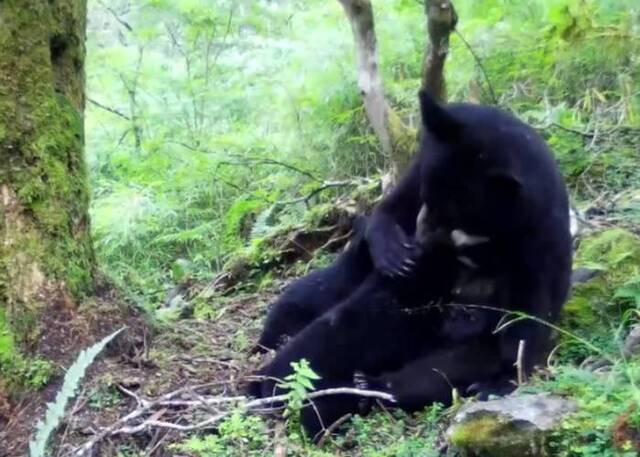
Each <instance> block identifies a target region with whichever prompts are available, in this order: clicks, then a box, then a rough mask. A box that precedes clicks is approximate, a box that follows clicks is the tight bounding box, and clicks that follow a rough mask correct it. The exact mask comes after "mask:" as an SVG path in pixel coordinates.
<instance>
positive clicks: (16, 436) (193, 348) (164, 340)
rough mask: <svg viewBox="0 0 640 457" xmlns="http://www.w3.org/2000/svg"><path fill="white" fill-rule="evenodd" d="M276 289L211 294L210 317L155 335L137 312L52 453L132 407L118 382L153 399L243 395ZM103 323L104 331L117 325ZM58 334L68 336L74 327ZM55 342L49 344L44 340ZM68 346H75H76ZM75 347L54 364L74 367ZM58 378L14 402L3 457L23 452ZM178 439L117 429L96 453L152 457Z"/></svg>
mask: <svg viewBox="0 0 640 457" xmlns="http://www.w3.org/2000/svg"><path fill="white" fill-rule="evenodd" d="M274 295H275V291H274V292H261V293H260V295H259V296H258V295H257V294H251V295H240V296H238V297H236V298H234V299H226V298H220V297H216V298H211V299H210V300H211V302H212V303H211V305H212V306H213V308H214V309H215V315H214V316H211V318H210V319H206V320H197V319H193V318H191V319H183V320H180V321H177V322H171V323H169V324H159V325H158V326H157V327H158V329H157V332H156V334H155V335H154V336H153V337H152V338H151V337H150V336H149V335H148V333H147V332H146V331H145V330H144V329H143V328H141V327H140V323H141V321H140V320H139V319H138V318H135V321H134V322H131V323H130V324H131V325H129V327H130V328H129V329H128V330H127V331H126V333H127V335H125V336H124V338H123V339H122V340H125V341H124V342H123V341H120V342H117V343H115V346H113V347H110V348H109V350H108V351H107V352H106V353H105V354H103V355H102V356H100V357H99V360H98V361H97V362H95V363H94V365H93V367H92V368H91V370H90V372H89V374H88V376H87V377H86V378H85V380H84V381H83V382H82V385H81V390H80V392H79V394H78V395H77V396H76V398H74V400H73V401H72V403H71V404H70V405H69V406H70V407H69V409H68V413H67V417H66V420H65V423H64V424H63V425H62V426H61V427H60V428H59V429H58V431H57V434H56V442H55V443H54V444H53V445H52V446H53V452H52V454H51V455H53V456H64V455H67V454H69V453H70V452H72V451H74V450H75V449H77V448H78V447H79V446H80V445H82V444H83V443H84V442H86V441H87V440H88V439H90V438H91V437H92V436H93V435H94V434H95V433H96V431H99V430H100V429H102V428H103V427H106V426H108V425H111V424H112V423H114V422H115V421H116V420H117V419H118V418H120V417H122V416H124V415H126V414H127V413H129V412H131V411H132V410H134V409H135V408H136V401H135V399H134V398H132V397H130V396H127V395H124V394H123V393H122V392H121V391H120V390H119V389H120V388H125V389H127V390H129V391H130V392H134V393H135V394H136V395H139V396H140V397H144V398H153V397H157V396H159V395H161V394H164V393H167V392H171V391H174V390H176V389H179V388H181V387H185V386H197V385H201V384H210V386H209V387H207V388H206V389H205V390H199V391H198V392H199V394H202V395H205V394H206V395H219V396H233V395H241V394H242V392H241V390H242V389H241V385H242V380H243V378H244V377H245V376H246V375H248V374H250V373H251V372H252V371H254V370H255V368H256V367H257V366H258V365H259V364H260V363H261V356H258V355H256V356H252V357H249V356H248V353H249V351H248V349H249V347H250V345H251V344H253V343H254V342H255V341H256V340H257V336H258V332H259V330H260V324H261V322H262V317H263V315H264V309H265V307H266V305H267V303H268V301H269V300H270V299H272V298H273V297H274ZM218 302H219V303H218ZM104 305H105V304H104V303H102V306H104ZM59 318H61V316H60V317H59ZM103 324H104V326H103V328H104V329H107V328H114V327H115V328H117V326H114V327H109V326H108V325H107V323H106V322H103ZM108 333H109V332H107V331H105V332H102V333H100V335H101V336H103V334H108ZM94 334H96V333H94ZM60 335H67V336H68V335H69V331H65V332H64V333H62V332H61V333H60ZM96 339H97V338H96ZM118 339H120V337H118ZM55 344H56V342H54V341H48V342H47V345H51V346H54V345H55ZM61 344H62V343H61ZM90 344H91V343H90V342H87V345H90ZM85 347H86V346H85ZM68 349H69V350H70V352H71V348H68ZM78 352H79V348H78V349H77V350H76V351H73V352H72V355H70V356H67V357H66V358H64V360H63V359H62V358H58V359H57V363H59V364H60V365H61V366H65V367H66V366H69V365H70V364H71V363H72V362H73V358H74V356H75V355H76V354H77V353H78ZM61 380H62V377H61V376H60V377H58V378H57V379H56V380H55V382H52V383H50V384H49V385H48V386H47V388H45V389H44V390H43V391H42V392H39V393H38V394H33V393H32V394H31V395H25V396H24V398H22V399H20V400H18V401H17V402H16V403H15V405H14V407H13V409H12V411H11V416H10V419H9V422H8V424H7V427H6V428H5V429H4V430H3V431H1V432H0V443H6V445H3V446H0V457H8V456H11V457H14V456H15V457H17V456H24V455H26V452H27V451H26V450H27V448H26V445H27V442H28V439H29V437H30V435H31V433H32V431H33V426H34V425H35V423H36V422H37V420H38V419H39V418H40V417H42V415H43V412H44V405H45V403H46V402H48V401H52V400H53V399H54V397H55V395H56V392H57V391H58V388H59V386H60V384H61ZM172 419H175V418H172V417H171V413H170V412H169V413H167V416H166V417H162V420H166V421H171V420H172ZM181 437H183V436H182V435H181V433H180V432H175V431H163V432H161V433H160V432H157V433H153V434H149V435H146V434H144V433H143V434H136V435H128V436H124V435H116V436H113V437H108V438H106V439H105V440H104V441H102V442H101V444H100V445H99V446H96V447H95V448H94V453H93V454H92V455H96V456H98V455H99V456H115V455H118V450H119V449H122V448H123V447H128V448H129V449H137V450H140V451H143V454H142V455H153V456H155V457H159V456H170V455H176V454H175V451H172V450H170V449H169V445H170V444H171V443H173V442H175V441H177V440H178V439H179V438H181ZM3 447H4V449H3ZM144 452H146V454H144ZM136 455H137V454H136Z"/></svg>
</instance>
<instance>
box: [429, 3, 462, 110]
mask: <svg viewBox="0 0 640 457" xmlns="http://www.w3.org/2000/svg"><path fill="white" fill-rule="evenodd" d="M424 7H425V14H426V15H427V31H428V35H429V40H428V41H427V48H426V49H425V53H424V55H425V59H424V65H423V68H422V88H423V89H424V90H426V91H427V93H428V94H430V95H431V96H433V97H434V98H436V99H437V100H440V101H441V102H446V101H447V86H446V84H445V80H444V62H445V60H446V59H447V54H449V35H451V32H453V31H454V30H455V28H456V24H457V23H458V15H457V14H456V10H455V9H454V8H453V3H451V2H450V1H449V0H426V1H425V3H424Z"/></svg>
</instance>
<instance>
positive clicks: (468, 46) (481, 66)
mask: <svg viewBox="0 0 640 457" xmlns="http://www.w3.org/2000/svg"><path fill="white" fill-rule="evenodd" d="M454 31H455V32H456V35H458V38H460V40H461V41H462V43H463V44H464V45H465V47H466V48H467V49H468V50H469V52H470V53H471V56H472V57H473V60H475V61H476V65H478V68H480V72H481V73H482V77H483V78H484V80H485V81H486V82H487V87H488V88H489V94H490V95H491V101H492V102H493V104H494V105H497V104H498V97H496V93H495V91H494V90H493V85H492V84H491V80H490V79H489V75H488V74H487V71H486V70H485V68H484V65H483V64H482V60H480V57H479V56H478V54H476V52H475V50H474V49H473V47H472V46H471V45H470V44H469V42H468V41H467V40H465V39H464V37H463V36H462V34H461V33H460V31H459V30H458V29H455V30H454Z"/></svg>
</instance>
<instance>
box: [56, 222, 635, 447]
mask: <svg viewBox="0 0 640 457" xmlns="http://www.w3.org/2000/svg"><path fill="white" fill-rule="evenodd" d="M638 252H640V240H639V239H638V237H637V236H636V235H634V234H633V233H631V232H628V231H625V230H622V229H619V228H608V229H604V230H602V229H598V230H597V231H596V232H594V233H591V234H588V235H585V236H584V237H583V239H582V240H581V241H580V242H579V245H578V251H577V255H576V264H577V266H587V267H590V268H594V269H598V270H599V271H600V273H599V274H598V275H597V276H595V278H594V279H592V280H591V281H590V282H587V283H585V284H583V285H580V286H579V287H577V288H576V289H575V290H574V295H573V297H572V299H571V301H570V302H569V306H568V311H567V313H565V317H564V320H563V322H562V324H561V325H562V329H563V333H562V334H561V335H560V336H559V339H558V342H559V346H558V349H557V350H556V351H554V353H553V355H552V356H551V357H550V359H549V365H548V366H547V367H546V369H545V370H543V371H541V372H540V373H539V375H538V376H536V377H535V378H534V379H533V380H532V381H531V382H530V383H529V384H527V385H525V386H522V387H521V388H520V390H522V391H547V392H553V393H556V394H560V395H563V396H568V397H570V398H572V399H574V400H575V401H576V402H577V404H578V405H579V406H580V410H579V412H578V413H576V414H575V415H573V416H572V417H571V418H570V419H569V420H567V421H566V422H565V423H564V424H563V426H562V428H560V429H559V430H557V431H556V432H555V433H554V435H553V437H552V443H551V446H552V449H553V451H554V453H553V455H554V456H562V457H582V456H588V457H596V456H605V457H607V456H611V457H614V456H623V457H630V456H632V455H637V452H638V450H639V449H640V439H639V438H640V413H639V412H638V403H640V390H639V389H638V388H637V382H638V380H639V377H640V360H638V358H637V356H636V357H635V358H634V357H631V356H628V355H623V354H622V353H621V348H622V345H623V340H624V336H625V335H626V334H627V333H628V329H629V327H630V326H631V325H632V324H634V323H635V322H637V317H638V315H637V300H638V297H639V296H640V294H639V293H637V291H638V289H637V284H638V280H637V278H638V267H637V265H638V263H637V253H638ZM322 258H323V259H324V261H328V260H329V258H328V257H327V256H323V257H322ZM306 266H307V263H305V262H298V263H297V264H295V265H294V266H293V267H292V268H290V269H289V270H290V271H294V272H296V273H298V274H301V273H303V272H304V270H305V267H306ZM258 282H259V283H261V284H263V286H262V287H256V285H257V284H254V285H253V286H252V287H246V288H245V291H244V292H236V293H235V294H233V295H231V296H223V295H221V294H220V293H210V294H205V295H204V296H203V295H202V294H200V295H198V294H196V293H194V294H193V296H197V297H199V298H198V299H197V301H198V305H197V311H196V314H197V317H195V318H194V317H191V318H183V319H176V318H174V319H170V320H167V321H165V322H161V323H159V324H158V329H157V334H156V335H155V336H154V338H153V340H150V341H147V342H146V344H145V346H144V347H143V348H142V350H140V352H139V353H137V354H135V355H133V356H127V357H124V356H123V355H118V356H116V357H112V358H108V359H107V360H106V361H104V362H102V363H100V364H99V365H98V367H96V371H97V373H96V374H94V376H93V377H92V379H91V381H90V382H88V383H87V384H85V385H83V390H82V391H81V393H80V395H79V397H78V398H77V400H76V401H75V405H74V406H73V408H72V409H71V411H70V412H69V414H68V417H67V420H66V421H65V423H64V424H63V426H62V427H61V428H60V430H59V431H58V434H57V438H56V443H55V448H56V449H57V450H58V451H59V452H61V453H62V454H61V455H65V453H67V452H70V451H72V450H74V449H77V448H78V447H79V446H80V445H82V444H83V443H87V442H88V441H90V440H91V439H92V438H93V437H95V436H96V433H97V432H99V431H100V430H104V429H105V427H109V426H112V425H114V424H116V425H117V424H118V422H117V421H118V420H119V419H120V418H122V417H125V416H126V415H127V414H130V413H131V412H132V411H135V410H136V409H137V408H139V407H140V403H138V402H143V401H145V400H149V399H158V398H159V397H160V396H161V395H165V394H167V393H171V392H176V391H177V390H178V389H181V390H180V391H179V392H180V395H178V396H175V397H172V398H174V399H178V400H185V401H186V400H189V401H197V400H198V399H200V400H202V401H204V398H205V397H206V398H211V397H212V396H213V397H219V398H230V397H234V396H236V395H242V386H243V383H244V379H245V377H246V376H248V375H250V373H251V372H252V371H253V370H255V368H256V367H257V366H259V365H260V364H261V363H263V362H264V360H263V359H262V356H258V355H253V356H250V355H249V349H250V347H251V345H252V344H253V343H254V342H255V341H256V339H257V336H258V333H259V331H260V328H261V324H262V319H263V317H264V315H265V311H266V305H267V304H268V303H269V302H270V301H271V300H273V298H274V297H275V296H276V295H277V294H278V292H279V291H278V287H277V283H276V282H275V281H271V282H266V283H265V282H264V281H262V280H258ZM264 284H268V286H266V287H265V286H264ZM194 289H197V290H200V291H202V290H206V288H202V287H200V288H199V289H198V288H197V287H194ZM239 289H240V290H241V289H242V288H239ZM247 290H252V291H251V292H247ZM594 311H595V312H594ZM291 382H292V383H293V384H295V383H296V382H298V383H300V379H297V380H296V379H295V378H294V379H293V380H292V381H291ZM463 401H470V400H463ZM294 406H295V405H294ZM455 410H456V408H455V407H453V408H447V409H445V408H442V407H440V406H438V405H434V406H431V407H428V408H425V410H424V411H422V412H420V413H417V414H414V415H406V414H403V413H401V412H399V411H393V410H378V411H377V412H375V413H374V414H371V415H369V416H367V417H364V418H362V417H356V418H354V419H353V420H352V421H351V422H350V423H348V424H346V425H345V426H344V427H343V432H342V433H340V434H337V435H335V436H329V435H328V436H327V437H326V438H325V439H323V440H322V445H321V446H319V447H316V446H313V445H312V444H310V443H309V441H308V440H307V439H306V437H304V434H303V433H302V431H301V429H300V426H299V424H298V423H297V421H296V415H295V413H294V414H290V415H289V417H288V418H286V419H285V420H282V419H277V418H274V417H272V416H264V415H259V414H244V413H243V412H242V411H240V410H237V411H232V412H231V413H230V414H228V415H227V416H226V417H225V418H224V419H223V420H222V421H221V422H219V423H217V427H215V428H213V429H207V430H191V431H183V430H174V429H169V428H163V427H154V426H148V427H142V429H137V430H130V429H129V430H127V429H126V427H116V428H117V429H120V430H121V433H118V434H115V435H113V436H107V437H105V438H104V439H103V440H101V441H100V443H98V444H96V445H95V447H94V451H95V454H94V455H105V456H126V457H133V456H143V455H153V456H193V457H214V456H215V457H218V456H219V457H222V456H238V457H240V456H262V455H275V456H335V455H344V456H371V457H374V456H375V457H382V456H389V457H391V456H425V457H431V456H433V457H436V456H440V455H444V453H445V452H446V440H445V438H444V436H445V435H444V431H445V430H446V428H447V425H448V422H449V419H450V418H451V416H452V414H453V412H455ZM154 411H155V412H154V414H153V415H152V417H151V419H152V420H154V421H158V422H164V423H172V424H176V425H178V426H189V425H192V424H197V423H198V422H200V421H202V420H203V419H205V418H207V417H211V416H214V415H215V411H209V412H207V411H206V409H204V410H203V409H202V408H200V409H197V410H196V409H194V410H193V411H190V410H189V409H188V408H187V409H180V408H176V407H175V406H172V407H166V408H164V409H162V408H160V409H156V410H154ZM133 423H134V424H136V422H135V421H134V422H133ZM120 425H122V424H120ZM449 455H451V454H449ZM454 455H455V454H454Z"/></svg>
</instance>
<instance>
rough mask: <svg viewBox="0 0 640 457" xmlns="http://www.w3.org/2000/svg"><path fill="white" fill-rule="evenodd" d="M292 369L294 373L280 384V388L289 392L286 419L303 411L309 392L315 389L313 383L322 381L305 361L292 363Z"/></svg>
mask: <svg viewBox="0 0 640 457" xmlns="http://www.w3.org/2000/svg"><path fill="white" fill-rule="evenodd" d="M291 367H292V368H293V373H291V374H289V375H287V376H286V377H285V378H284V380H283V381H282V382H280V383H279V384H278V387H280V388H282V389H284V390H286V391H287V408H286V410H285V417H289V416H291V415H292V414H293V413H297V412H299V411H300V410H301V409H302V406H303V405H304V402H305V400H306V398H307V396H308V395H309V392H311V391H313V389H314V387H313V381H317V380H319V379H320V376H318V375H317V374H316V373H315V371H313V369H312V368H311V366H310V365H309V362H308V361H307V360H305V359H302V360H300V361H299V362H291Z"/></svg>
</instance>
